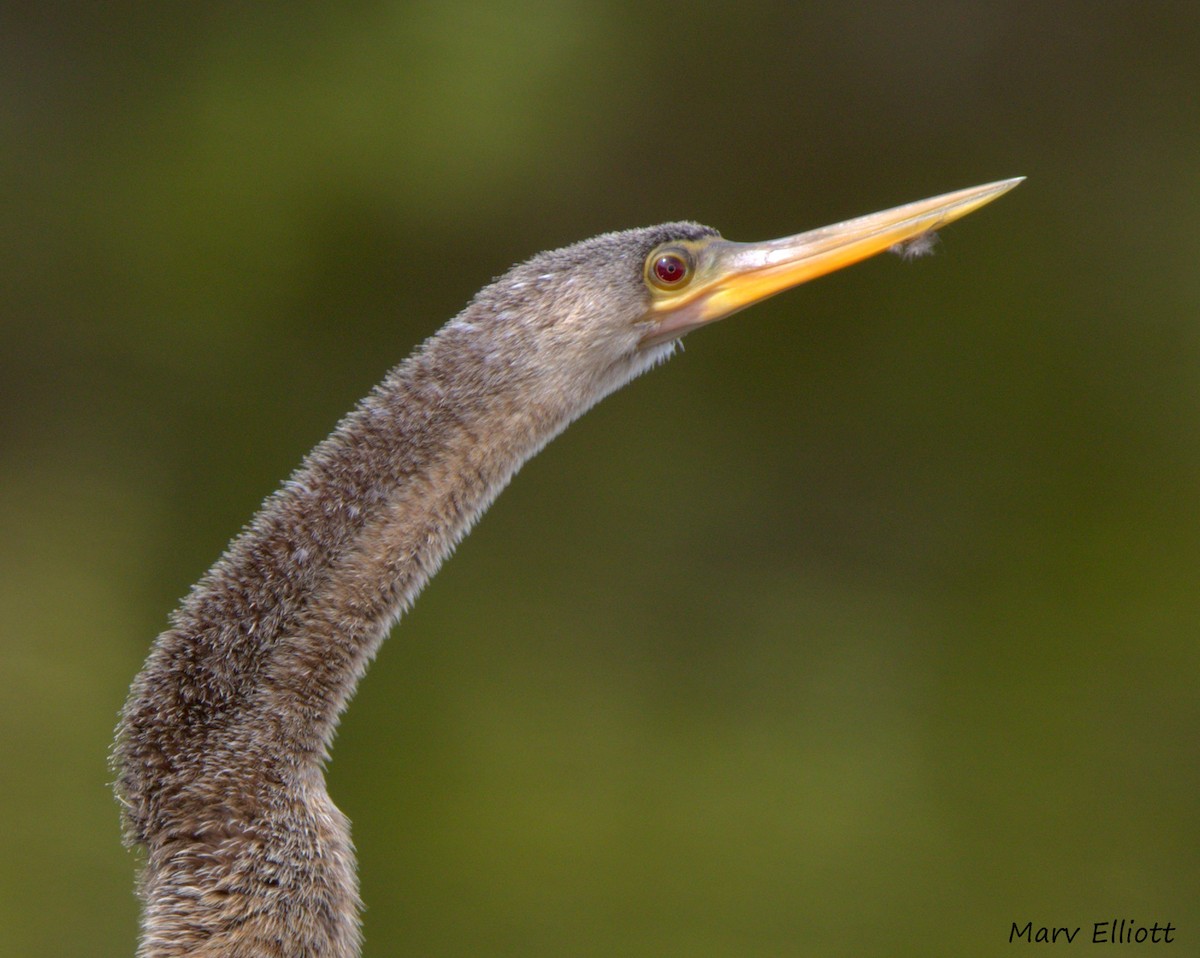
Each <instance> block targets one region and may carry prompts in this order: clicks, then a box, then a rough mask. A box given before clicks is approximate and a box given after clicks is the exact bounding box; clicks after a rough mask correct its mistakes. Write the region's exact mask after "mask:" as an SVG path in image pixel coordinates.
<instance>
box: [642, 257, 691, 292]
mask: <svg viewBox="0 0 1200 958" xmlns="http://www.w3.org/2000/svg"><path fill="white" fill-rule="evenodd" d="M691 278H692V257H691V256H690V255H689V254H688V252H687V250H682V249H678V248H668V249H658V250H655V251H654V252H653V253H651V254H650V256H649V257H647V259H646V279H647V280H649V281H650V283H651V284H652V285H654V286H657V287H658V288H659V289H679V288H680V287H681V286H683V285H685V284H686V283H687V282H688V281H689V280H690V279H691Z"/></svg>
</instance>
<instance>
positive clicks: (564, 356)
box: [459, 177, 1022, 404]
mask: <svg viewBox="0 0 1200 958" xmlns="http://www.w3.org/2000/svg"><path fill="white" fill-rule="evenodd" d="M1021 179H1022V178H1021V177H1017V178H1014V179H1010V180H1001V181H999V182H996V183H988V184H985V185H983V186H976V187H971V188H969V189H965V190H959V191H958V192H955V193H947V194H944V195H941V196H935V197H932V198H930V199H926V200H919V201H917V202H915V203H908V204H906V205H904V206H898V207H895V208H893V209H889V210H884V211H882V212H878V213H871V214H869V215H867V216H861V217H858V218H857V219H852V220H847V221H846V222H843V223H837V224H834V225H832V226H824V227H821V228H820V229H815V230H810V231H808V232H805V233H799V234H797V235H795V236H788V237H784V238H782V239H775V240H767V241H765V242H759V243H736V242H732V241H730V240H727V239H724V238H723V237H722V236H721V235H720V234H719V233H718V232H717V231H716V230H714V229H711V228H710V227H707V226H701V225H699V224H697V223H689V222H681V223H665V224H662V225H659V226H650V227H645V228H642V229H633V230H625V231H623V232H617V233H605V234H603V235H601V236H596V237H594V238H592V239H589V240H585V241H583V242H581V243H576V244H574V245H572V246H567V247H564V248H562V249H557V250H552V251H549V252H546V253H541V254H539V255H538V256H535V257H534V258H533V259H531V260H529V261H528V262H526V263H523V264H521V265H519V266H516V267H514V268H513V269H512V270H511V271H510V272H509V273H507V274H505V275H504V276H502V277H501V278H500V279H498V280H497V281H496V282H495V283H493V284H492V285H491V286H489V287H487V288H486V289H484V290H482V291H481V292H480V293H479V295H478V296H477V297H476V300H475V303H474V304H473V306H475V307H483V312H484V313H486V314H487V315H488V316H489V317H490V320H491V321H490V322H488V324H487V325H488V333H489V339H490V342H491V343H492V345H493V347H495V346H496V345H497V344H498V343H499V342H501V341H505V340H507V341H508V343H509V344H510V345H512V346H516V347H518V349H514V350H505V351H504V352H505V353H506V355H507V361H509V362H518V364H519V365H520V366H521V367H522V368H523V369H524V370H525V372H529V371H530V370H535V371H536V374H537V376H538V377H539V378H541V379H542V381H543V385H544V387H545V389H547V390H549V391H554V390H559V389H562V390H565V391H566V392H569V393H574V392H576V390H577V389H578V388H579V387H580V386H581V385H584V384H586V390H587V393H588V394H589V395H588V396H587V397H584V396H580V397H578V398H579V399H580V400H583V401H586V399H587V398H590V399H591V400H592V401H595V399H597V398H599V396H600V395H603V394H605V393H607V392H610V391H611V390H612V389H615V388H617V387H619V386H621V385H623V384H624V383H625V382H627V381H628V380H629V379H631V378H633V377H634V376H636V375H638V374H639V373H641V372H643V371H644V370H646V369H648V368H650V367H651V366H653V365H655V364H656V363H658V362H660V361H661V360H663V359H665V358H666V357H667V356H669V355H670V354H671V352H672V351H673V350H674V347H675V343H676V342H677V341H678V340H679V339H680V338H681V337H682V336H684V335H686V334H687V333H689V332H691V331H692V330H694V329H697V328H699V327H701V326H706V325H708V324H709V323H713V322H716V321H717V320H720V319H724V318H725V317H727V316H730V315H732V314H733V313H736V312H738V311H739V310H742V309H745V308H746V307H747V306H751V305H753V304H754V303H757V302H760V301H762V300H764V299H766V298H768V297H770V296H774V295H775V294H776V293H780V292H783V291H784V290H786V289H790V288H791V287H793V286H797V285H799V284H801V283H804V282H807V281H808V280H810V279H815V278H816V277H818V276H822V275H824V274H826V273H830V272H833V271H834V270H838V269H841V268H842V267H843V266H849V265H851V264H853V263H857V262H858V261H860V260H863V259H866V258H867V257H869V256H873V255H874V254H876V253H879V252H882V251H884V250H887V249H890V248H894V247H897V248H900V249H901V250H904V249H905V248H906V247H905V244H908V243H910V242H912V241H914V240H918V241H923V242H924V243H925V245H926V246H927V245H930V244H929V241H928V239H927V238H928V237H929V236H930V234H931V233H932V232H934V231H936V230H938V229H940V228H941V227H943V226H945V225H946V224H948V223H951V222H953V221H954V220H956V219H959V218H960V217H962V216H965V215H966V214H968V213H970V212H972V211H973V210H976V209H978V208H979V207H981V206H983V205H984V204H985V203H989V202H991V201H992V200H994V199H995V198H996V197H998V196H1000V195H1001V194H1003V193H1006V192H1007V191H1008V190H1010V189H1012V188H1013V187H1014V186H1016V185H1017V184H1018V183H1019V182H1020V181H1021ZM919 238H926V239H924V240H920V239H919ZM922 248H924V246H923V247H922ZM473 314H476V315H477V310H473V309H468V310H467V311H466V312H465V313H464V314H463V316H461V317H460V319H459V322H460V323H464V322H465V323H468V324H471V325H473V324H474V323H473V319H472V316H473ZM518 354H519V356H520V360H519V361H518V360H515V359H514V357H515V356H517V355H518ZM589 404H590V403H589Z"/></svg>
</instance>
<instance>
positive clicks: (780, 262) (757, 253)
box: [642, 176, 1024, 346]
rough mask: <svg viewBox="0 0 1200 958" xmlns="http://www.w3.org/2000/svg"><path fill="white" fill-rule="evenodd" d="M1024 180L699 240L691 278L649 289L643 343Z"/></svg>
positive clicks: (922, 228) (851, 258) (933, 224)
mask: <svg viewBox="0 0 1200 958" xmlns="http://www.w3.org/2000/svg"><path fill="white" fill-rule="evenodd" d="M1023 179H1024V177H1023V176H1018V177H1014V178H1013V179H1010V180H1000V181H999V182H996V183H988V184H985V185H984V186H973V187H971V188H970V189H966V190H959V191H958V192H956V193H946V194H944V195H942V196H935V197H932V198H931V199H927V200H918V201H917V202H915V203H908V204H906V205H904V206H897V207H895V208H894V209H890V210H884V211H882V212H880V213H871V214H869V215H868V216H860V217H859V218H858V219H853V220H847V221H846V222H844V223H837V224H835V225H833V226H823V227H821V228H820V229H815V230H810V231H809V232H807V233H800V234H798V235H796V236H788V237H785V238H784V239H776V240H768V241H766V242H763V243H734V242H731V241H729V240H725V239H716V240H713V241H711V242H708V243H705V244H703V245H701V246H698V247H697V248H696V249H695V250H694V254H695V257H696V267H695V274H694V277H693V279H692V281H691V282H690V283H688V285H687V286H686V287H684V288H682V289H676V290H670V291H663V290H654V291H653V294H654V300H653V303H652V305H651V308H650V319H651V320H656V321H657V322H656V325H655V326H654V327H653V328H652V330H651V332H649V333H648V334H647V335H646V337H645V338H644V339H643V340H642V345H643V346H652V345H654V344H656V343H662V342H666V341H667V340H671V339H677V338H678V337H680V336H682V335H684V334H685V333H688V332H691V331H692V330H693V329H696V328H697V327H699V326H704V325H707V324H708V323H712V322H715V321H716V320H718V319H724V318H725V317H726V316H730V315H732V314H733V313H736V312H737V311H738V310H740V309H745V308H746V307H747V306H751V305H753V304H754V303H757V302H760V301H761V300H764V299H766V298H767V297H769V296H774V295H775V294H776V293H781V292H783V291H784V290H785V289H790V288H791V287H793V286H798V285H799V284H801V283H806V282H808V281H809V280H810V279H815V278H816V277H818V276H823V275H825V274H826V273H832V272H833V271H834V270H838V269H841V268H842V267H843V266H850V265H851V264H852V263H857V262H858V261H859V260H863V259H866V258H867V257H868V256H874V255H875V254H876V253H880V252H882V251H884V250H886V249H888V248H889V247H892V246H895V245H896V244H898V243H901V244H902V243H904V242H905V241H907V240H911V239H914V238H915V237H919V236H922V235H923V234H925V233H929V232H932V231H934V230H938V229H940V228H941V227H943V226H945V225H946V224H947V223H953V222H954V221H955V220H956V219H959V218H960V217H963V216H966V215H967V214H968V213H970V212H972V211H974V210H977V209H979V207H981V206H983V205H984V204H986V203H990V202H991V201H992V200H994V199H996V198H997V197H998V196H1001V195H1002V194H1004V193H1007V192H1008V191H1009V190H1011V189H1012V188H1013V187H1014V186H1016V185H1017V184H1018V183H1020V182H1021V181H1022V180H1023Z"/></svg>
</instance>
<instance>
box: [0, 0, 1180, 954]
mask: <svg viewBox="0 0 1200 958" xmlns="http://www.w3.org/2000/svg"><path fill="white" fill-rule="evenodd" d="M0 18H2V21H3V22H2V23H0V78H2V79H0V249H2V251H3V267H2V269H3V277H4V279H3V283H2V284H0V324H2V331H3V332H2V336H3V339H2V341H0V391H2V396H3V401H2V404H0V569H2V574H0V595H2V596H3V598H2V600H0V616H2V618H0V682H3V692H2V694H0V721H2V722H3V736H2V737H0V767H2V768H3V769H4V770H5V775H6V779H7V782H8V784H7V786H6V787H5V788H4V789H3V790H2V791H0V815H2V817H3V820H4V822H5V827H4V828H3V830H2V831H0V954H3V955H14V956H16V955H21V956H42V955H46V956H57V955H68V954H87V955H99V956H108V955H112V956H118V955H129V954H131V953H132V950H133V943H134V940H135V926H136V904H135V901H134V898H133V895H132V891H131V888H132V882H133V875H134V869H135V861H136V856H135V855H134V854H133V853H130V852H128V851H126V850H124V849H123V848H122V847H121V845H120V840H119V829H118V822H117V818H118V816H117V809H116V805H115V803H114V801H113V799H112V797H111V794H110V792H109V789H108V785H107V782H108V779H109V772H108V770H107V767H106V752H107V749H108V746H109V742H110V738H111V730H112V727H113V725H114V723H115V721H116V714H117V710H118V709H119V707H120V705H121V702H122V701H123V698H124V695H125V690H126V688H127V686H128V683H129V681H130V679H131V678H132V676H133V675H134V673H135V672H136V670H137V669H138V667H139V665H140V663H141V661H142V659H143V657H144V655H145V653H146V650H147V648H148V646H149V643H150V641H151V640H152V638H153V637H154V635H155V634H156V633H157V632H158V631H159V630H160V629H161V628H162V627H163V625H164V623H165V619H166V615H167V613H168V612H169V611H170V610H171V608H172V607H173V606H174V605H175V603H176V601H177V599H178V597H179V596H181V595H182V594H183V593H184V592H185V591H186V589H187V588H188V586H189V585H190V584H191V583H192V582H193V581H194V580H195V579H196V578H197V577H198V576H199V575H200V574H201V573H202V572H203V571H204V570H205V569H206V568H207V567H208V565H209V564H210V563H211V562H212V560H213V559H214V558H215V557H216V556H217V555H218V554H219V552H220V550H221V549H222V547H223V546H224V544H225V543H226V541H227V540H228V539H229V537H230V536H231V535H233V534H234V533H235V532H236V531H237V530H238V528H239V526H240V525H241V523H242V522H244V521H245V520H246V519H247V518H248V517H249V516H250V515H251V513H252V512H253V510H254V508H255V507H256V505H257V504H258V502H259V500H260V499H261V498H262V497H263V496H264V495H265V494H267V493H268V492H270V491H271V490H272V488H273V487H274V486H275V485H276V483H277V482H278V480H279V479H280V478H282V477H283V476H284V475H286V473H287V472H288V471H289V470H290V469H291V468H292V467H293V466H294V465H295V464H296V463H297V462H298V461H299V459H300V457H301V456H302V455H303V453H304V452H305V451H306V450H307V449H308V448H309V447H310V446H312V445H313V444H314V443H315V442H316V441H317V440H318V439H320V438H321V437H322V436H324V435H325V434H326V433H327V432H328V430H329V429H330V428H331V427H332V426H333V424H334V423H335V422H336V420H337V419H338V418H339V417H340V415H341V414H342V413H343V412H344V411H345V410H347V409H348V408H349V407H350V406H351V405H352V403H353V402H354V401H355V400H356V399H357V398H358V397H359V396H360V395H362V394H363V393H365V392H366V391H367V390H368V389H369V388H370V387H371V386H372V385H373V384H374V383H375V382H376V381H377V380H378V379H379V378H380V377H381V376H382V375H383V373H384V371H385V370H386V369H387V368H388V367H389V366H390V365H392V364H393V363H395V362H397V361H399V360H400V359H402V358H403V357H404V356H405V355H406V354H407V353H408V351H409V350H410V349H411V348H412V347H413V345H414V344H415V343H417V342H418V341H420V340H421V339H422V338H423V337H425V336H426V335H428V334H429V333H431V332H432V331H433V330H434V329H435V328H436V327H437V326H438V325H440V324H441V323H442V322H443V321H444V320H446V319H448V318H449V317H450V316H452V315H453V314H454V313H455V312H456V311H457V310H458V309H459V308H460V307H461V305H462V304H463V303H464V302H465V301H466V300H467V299H468V298H469V296H470V295H471V294H472V293H473V292H474V291H475V290H476V289H477V288H478V287H479V286H481V285H483V284H484V283H485V282H486V281H487V280H488V279H489V278H490V277H492V276H494V275H496V274H498V273H500V272H502V271H503V270H504V269H505V268H506V267H507V266H508V265H509V264H510V263H512V262H513V261H515V260H519V259H522V258H524V257H526V256H528V255H530V254H532V253H533V252H535V251H537V250H540V249H544V248H548V247H552V246H557V245H562V244H564V243H567V242H571V241H573V240H576V239H580V238H582V237H585V236H588V235H591V234H594V233H596V232H600V231H602V230H607V229H613V228H620V227H627V226H635V225H642V224H646V223H651V222H656V221H660V220H665V219H673V218H695V219H699V220H702V221H704V222H708V223H711V224H713V225H715V226H717V227H719V228H720V229H722V230H723V231H724V232H725V233H726V235H728V236H731V237H733V238H737V239H760V238H767V237H772V236H777V235H781V234H785V233H791V232H795V231H798V230H801V229H806V228H810V227H813V226H818V225H822V224H824V223H827V222H831V221H834V220H838V219H843V218H846V217H848V216H852V215H857V214H859V213H864V212H868V211H871V210H874V209H878V208H882V207H885V206H891V205H894V204H897V203H901V202H905V201H908V200H914V199H918V198H921V197H924V196H928V195H932V194H935V193H940V192H944V191H947V190H951V189H957V188H960V187H964V186H969V185H973V184H975V183H980V182H985V181H988V180H993V179H999V178H1002V177H1008V176H1013V175H1017V174H1025V175H1028V176H1029V181H1028V182H1027V183H1026V184H1024V185H1023V186H1022V187H1021V188H1020V189H1018V190H1017V191H1016V192H1015V193H1012V194H1010V195H1009V196H1006V197H1005V198H1004V199H1002V200H1001V201H999V202H998V203H996V204H995V205H994V206H991V207H989V208H987V209H985V210H983V211H982V212H979V213H977V214H975V215H973V216H971V217H969V218H968V219H966V220H964V221H963V222H962V223H960V224H957V225H955V226H953V227H951V228H950V229H949V230H947V231H946V232H945V233H944V235H943V237H942V243H941V244H940V246H939V248H938V255H937V256H935V257H934V258H932V259H923V260H920V261H917V262H915V263H911V264H906V263H902V262H901V261H899V260H898V259H896V258H894V257H884V258H880V259H878V260H873V261H871V262H868V263H866V264H863V265H861V266H859V267H856V268H854V269H852V270H849V271H846V272H844V273H839V274H837V275H835V276H831V277H829V278H827V279H823V280H821V281H819V282H817V283H815V284H813V285H811V286H808V287H805V288H803V289H801V290H799V291H797V292H793V293H791V294H789V295H787V296H784V297H781V298H778V299H775V300H772V301H771V302H770V303H769V304H767V305H764V306H761V307H759V308H757V309H756V310H754V311H753V312H751V313H747V314H743V315H742V316H739V317H738V318H736V319H735V320H732V321H730V322H728V323H724V324H721V325H719V326H717V327H714V328H712V329H708V330H705V331H702V332H701V333H698V334H696V335H694V336H693V337H691V338H690V339H689V341H688V344H687V346H688V349H687V352H686V354H684V355H681V356H678V357H676V358H675V359H674V360H672V361H671V362H670V363H669V364H668V365H667V366H666V367H665V368H663V369H661V370H658V371H656V372H654V373H653V374H652V375H650V376H647V377H646V378H644V379H642V380H639V381H638V382H636V383H634V384H633V385H632V386H631V387H630V388H628V389H626V390H624V391H623V392H621V393H619V394H617V395H616V396H614V397H612V398H611V399H609V400H606V401H605V402H604V403H603V404H602V405H601V406H600V407H599V408H597V409H596V410H594V411H593V412H592V413H590V414H589V415H588V416H587V417H585V418H584V419H583V420H582V421H581V422H580V423H578V424H577V425H576V426H574V427H572V429H571V430H570V431H568V433H567V434H566V435H565V436H564V437H563V438H561V439H560V440H558V441H556V442H555V443H554V444H553V445H552V446H551V447H550V448H549V449H548V450H547V451H546V452H545V453H543V454H542V455H541V456H540V457H539V458H538V459H537V460H535V461H534V462H533V463H531V464H530V465H529V466H528V467H526V469H525V470H524V472H523V473H522V475H521V476H520V477H519V478H518V479H517V481H516V482H515V484H514V486H513V488H512V489H510V490H509V491H508V492H507V493H505V495H504V496H502V497H501V499H500V501H499V503H498V504H497V505H496V506H495V507H494V508H493V510H492V511H491V512H490V513H489V515H488V516H487V517H486V519H485V520H484V521H483V522H482V524H481V525H480V526H479V527H478V528H477V529H476V530H475V532H474V533H473V534H472V535H471V536H470V537H469V539H468V540H467V541H466V543H465V544H464V545H463V547H462V548H461V549H460V550H459V553H458V555H456V556H455V557H454V559H453V560H452V561H451V562H450V563H449V564H448V565H447V567H446V568H445V569H444V570H443V571H442V573H441V574H440V575H439V577H438V578H437V579H436V581H435V582H434V583H433V585H432V586H431V587H430V588H429V590H428V591H427V593H426V594H425V595H424V596H423V597H422V599H421V600H420V602H419V603H418V604H417V606H416V609H415V610H414V611H413V613H412V614H411V615H410V616H408V617H407V619H406V620H405V622H404V623H402V625H401V626H400V627H399V628H398V630H397V634H396V635H395V636H393V638H392V639H391V640H390V641H389V642H388V643H387V644H386V645H385V646H384V648H383V651H382V653H381V655H380V658H379V660H378V661H377V663H376V664H375V666H374V668H373V669H372V671H371V674H370V675H369V677H368V679H367V681H366V682H365V683H364V685H363V687H362V689H361V691H360V693H359V695H358V696H357V699H356V700H355V702H354V704H353V707H352V708H351V709H350V711H349V713H348V715H347V717H346V719H345V721H344V723H343V725H342V730H341V733H340V735H339V740H338V743H337V747H336V749H335V759H334V762H333V764H332V766H331V768H330V770H329V778H330V788H331V792H332V794H333V797H334V799H335V801H337V802H338V804H339V805H340V806H341V807H342V808H343V809H344V810H345V811H346V812H347V813H348V814H349V815H350V817H351V818H352V819H353V821H354V827H355V839H356V841H357V844H358V847H359V854H360V859H361V872H362V883H363V891H364V896H365V898H366V901H367V903H368V910H367V913H366V936H367V941H366V949H365V954H366V955H367V956H379V955H414V956H416V955H421V956H443V955H444V956H462V955H476V954H478V955H514V956H515V955H522V956H529V955H547V956H550V955H553V956H564V955H567V956H611V955H622V956H625V955H629V956H642V955H644V956H696V955H712V956H736V958H751V956H781V955H782V956H786V955H801V954H820V955H833V956H841V955H845V956H876V955H878V956H885V955H887V956H890V955H956V956H957V955H993V954H1000V953H1002V952H1004V951H1005V950H1006V949H1009V950H1011V948H1012V947H1013V946H1012V945H1009V943H1008V935H1009V931H1010V926H1011V923H1012V922H1013V921H1018V922H1019V923H1020V924H1024V923H1025V922H1026V921H1032V922H1033V923H1034V925H1035V926H1037V925H1043V924H1046V925H1068V926H1072V927H1073V926H1085V930H1084V932H1083V936H1082V937H1083V938H1088V937H1089V936H1090V933H1091V924H1092V922H1096V921H1104V920H1108V919H1110V918H1113V917H1118V918H1119V917H1125V918H1131V919H1134V920H1135V921H1137V922H1139V923H1141V924H1150V923H1152V922H1154V921H1159V922H1165V921H1171V922H1173V923H1174V924H1175V925H1176V926H1177V927H1178V929H1179V930H1178V932H1177V941H1178V942H1180V943H1181V944H1179V945H1177V946H1176V950H1178V949H1179V948H1183V950H1184V951H1185V952H1186V953H1188V954H1195V953H1196V951H1197V948H1198V947H1200V928H1198V927H1197V925H1198V922H1200V904H1198V902H1200V867H1198V866H1200V854H1198V852H1200V848H1198V839H1200V824H1198V821H1197V815H1196V797H1197V792H1198V786H1200V762H1198V761H1197V754H1196V753H1197V742H1198V739H1200V735H1198V733H1200V709H1198V705H1197V702H1198V697H1197V666H1198V665H1200V661H1198V660H1200V647H1198V643H1197V638H1198V635H1200V589H1198V588H1197V585H1198V583H1200V508H1198V505H1200V442H1198V441H1197V435H1198V431H1200V309H1198V307H1200V271H1198V270H1197V259H1198V256H1200V230H1198V226H1200V177H1198V175H1197V173H1198V157H1200V55H1198V52H1200V7H1198V6H1197V5H1196V4H1195V3H1194V2H1189V3H1158V4H1149V5H1147V4H1134V3H1116V2H1112V3H1105V2H1095V0H1092V2H1064V3H1033V2H1018V0H1008V2H997V3H979V2H977V3H946V2H914V3H907V4H881V3H841V4H836V5H809V4H800V3H778V2H776V3H771V2H739V3H736V4H734V3H725V4H719V5H708V4H703V3H701V4H687V5H674V6H672V5H651V4H643V3H633V2H628V0H624V2H623V0H577V2H571V0H567V2H556V3H552V4H551V3H546V4H537V3H529V4H521V3H508V4H505V3H485V2H476V3H472V2H470V0H468V2H465V3H457V4H436V3H432V2H428V3H408V4H376V3H345V4H340V5H337V6H336V7H335V6H333V5H327V4H317V3H308V2H303V3H291V4H264V5H252V4H241V3H232V2H217V3H207V4H203V5H201V4H163V3H159V4H138V3H109V4H90V3H53V2H50V3H41V4H37V5H33V4H28V3H17V4H6V5H5V9H4V11H3V13H2V14H0ZM1080 946H1081V945H1080V944H1079V943H1077V944H1076V947H1080ZM1139 950H1140V949H1139Z"/></svg>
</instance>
